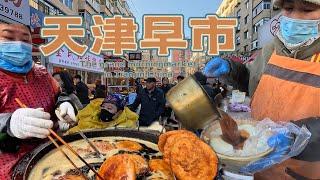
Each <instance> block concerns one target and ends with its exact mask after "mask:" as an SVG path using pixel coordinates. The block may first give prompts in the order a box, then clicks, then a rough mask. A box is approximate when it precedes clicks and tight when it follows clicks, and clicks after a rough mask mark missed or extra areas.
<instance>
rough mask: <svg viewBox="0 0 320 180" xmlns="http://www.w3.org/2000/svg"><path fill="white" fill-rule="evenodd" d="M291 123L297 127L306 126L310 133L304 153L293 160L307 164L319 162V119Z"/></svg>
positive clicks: (313, 118)
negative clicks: (307, 162) (306, 162)
mask: <svg viewBox="0 0 320 180" xmlns="http://www.w3.org/2000/svg"><path fill="white" fill-rule="evenodd" d="M293 123H294V124H296V125H297V126H299V127H302V126H303V125H304V126H306V128H307V129H308V130H309V131H310V132H311V138H310V140H309V142H308V145H307V146H306V148H305V149H304V151H303V152H302V153H301V154H299V155H298V156H296V157H293V158H295V159H299V160H303V161H309V162H314V161H320V118H319V117H312V118H306V119H302V120H299V121H294V122H293Z"/></svg>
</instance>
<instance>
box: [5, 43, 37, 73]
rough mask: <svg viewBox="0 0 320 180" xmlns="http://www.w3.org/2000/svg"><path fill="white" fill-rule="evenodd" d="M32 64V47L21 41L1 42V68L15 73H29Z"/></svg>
mask: <svg viewBox="0 0 320 180" xmlns="http://www.w3.org/2000/svg"><path fill="white" fill-rule="evenodd" d="M32 64H33V61H32V45H30V44H27V43H24V42H21V41H3V42H0V68H2V69H4V70H7V71H9V72H13V73H27V72H29V71H30V70H31V68H32Z"/></svg>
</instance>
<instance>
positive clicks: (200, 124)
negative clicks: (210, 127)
mask: <svg viewBox="0 0 320 180" xmlns="http://www.w3.org/2000/svg"><path fill="white" fill-rule="evenodd" d="M166 98H167V101H168V102H169V104H170V107H171V108H172V109H173V111H174V113H175V115H176V116H177V117H178V120H179V121H180V122H181V124H182V125H183V127H185V128H187V129H190V130H196V129H203V128H204V127H206V125H207V124H208V123H210V122H211V121H213V120H216V119H218V118H219V117H220V116H219V112H218V109H217V107H216V105H215V103H214V101H213V100H212V99H211V98H210V97H209V96H208V94H207V93H206V91H205V90H204V89H203V87H202V86H201V85H200V83H199V82H198V81H197V80H196V78H195V77H194V76H193V75H192V76H189V77H187V78H186V79H184V80H183V81H181V82H180V83H178V84H177V85H176V86H174V87H173V88H171V90H170V91H169V92H168V93H167V95H166Z"/></svg>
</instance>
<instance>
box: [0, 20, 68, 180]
mask: <svg viewBox="0 0 320 180" xmlns="http://www.w3.org/2000/svg"><path fill="white" fill-rule="evenodd" d="M58 94H59V88H58V86H57V82H55V80H54V79H53V78H52V77H51V75H50V74H49V73H48V72H47V70H46V69H45V68H44V67H43V66H39V65H37V64H35V63H34V62H33V61H32V45H31V33H30V29H29V28H28V27H26V26H24V25H20V24H0V131H1V133H0V150H1V151H0V179H1V180H6V179H10V174H11V172H12V168H13V167H14V166H15V164H16V163H17V162H18V160H19V159H20V158H21V157H23V155H24V154H26V153H28V152H30V151H31V150H32V149H33V148H34V147H36V146H37V145H39V144H40V143H41V142H40V141H38V140H37V139H34V138H46V137H47V136H48V135H49V131H48V128H53V127H54V124H57V123H55V122H56V121H55V122H53V121H52V120H54V119H55V118H54V110H55V108H56V107H57V106H56V105H57V104H59V106H58V107H59V109H60V110H61V112H65V114H60V116H62V117H63V116H64V115H69V116H70V117H72V114H74V110H73V106H72V105H71V104H70V103H69V102H57V96H58ZM15 98H18V99H19V100H20V101H21V102H22V103H24V104H25V105H26V106H27V107H28V108H22V107H20V106H19V104H18V103H17V102H16V101H15Z"/></svg>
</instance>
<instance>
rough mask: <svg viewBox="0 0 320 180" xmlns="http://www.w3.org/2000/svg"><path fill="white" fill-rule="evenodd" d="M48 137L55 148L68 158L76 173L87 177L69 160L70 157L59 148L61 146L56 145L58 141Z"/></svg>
mask: <svg viewBox="0 0 320 180" xmlns="http://www.w3.org/2000/svg"><path fill="white" fill-rule="evenodd" d="M48 138H49V139H50V141H51V142H52V143H53V144H54V145H55V146H56V147H57V149H58V150H59V151H60V152H61V153H62V154H63V155H64V157H65V158H67V159H68V161H69V162H70V163H71V164H72V166H73V167H74V168H76V170H77V171H78V173H80V174H81V176H83V177H84V178H85V179H88V177H87V176H86V175H84V174H83V173H82V171H81V170H80V169H79V168H78V167H77V165H75V164H74V163H73V162H72V161H71V159H70V158H69V156H68V155H67V154H66V153H65V152H64V151H63V150H62V149H61V147H60V146H59V145H58V143H56V141H55V140H54V139H53V138H52V137H51V136H48Z"/></svg>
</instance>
